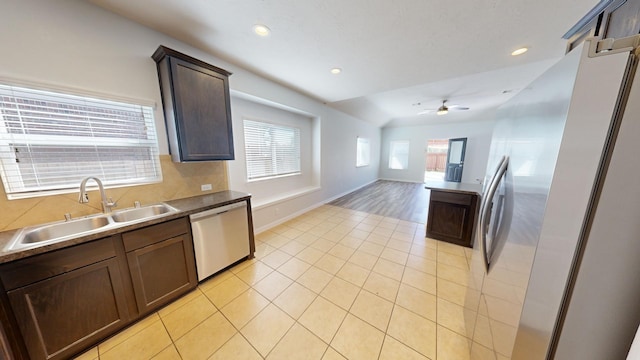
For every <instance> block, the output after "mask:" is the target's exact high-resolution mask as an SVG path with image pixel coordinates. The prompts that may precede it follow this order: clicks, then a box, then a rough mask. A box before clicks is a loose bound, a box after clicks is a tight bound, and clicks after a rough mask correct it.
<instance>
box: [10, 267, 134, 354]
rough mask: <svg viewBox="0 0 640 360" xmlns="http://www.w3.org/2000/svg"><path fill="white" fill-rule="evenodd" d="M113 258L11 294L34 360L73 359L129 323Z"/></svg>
mask: <svg viewBox="0 0 640 360" xmlns="http://www.w3.org/2000/svg"><path fill="white" fill-rule="evenodd" d="M125 291H126V290H125V289H124V285H123V283H122V280H121V274H120V267H119V265H118V260H117V259H116V258H115V257H114V258H110V259H107V260H103V261H100V262H97V263H95V264H92V265H89V266H84V267H81V268H79V269H75V270H72V271H69V272H65V273H63V274H61V275H58V276H54V277H51V278H48V279H44V280H42V281H38V282H36V283H33V284H31V285H28V286H24V287H21V288H17V289H15V290H11V291H9V292H8V296H9V300H10V301H11V306H12V308H13V311H14V314H15V316H16V320H18V325H19V326H20V331H21V332H22V335H23V338H24V341H25V344H26V346H27V349H28V351H29V355H30V357H31V358H32V359H67V358H69V356H71V355H73V354H74V353H76V352H78V351H80V350H82V349H83V348H86V347H87V346H89V345H90V344H94V343H95V342H96V341H97V340H99V339H102V338H104V337H105V336H106V335H109V334H112V333H114V332H115V331H116V330H118V329H119V328H121V327H123V326H124V325H125V324H126V323H127V322H128V321H129V314H128V312H127V306H126V298H127V297H126V294H125Z"/></svg>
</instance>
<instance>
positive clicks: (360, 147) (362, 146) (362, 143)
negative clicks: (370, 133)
mask: <svg viewBox="0 0 640 360" xmlns="http://www.w3.org/2000/svg"><path fill="white" fill-rule="evenodd" d="M370 157H371V147H370V146H369V139H365V138H361V137H359V138H357V140H356V167H361V166H367V165H369V158H370Z"/></svg>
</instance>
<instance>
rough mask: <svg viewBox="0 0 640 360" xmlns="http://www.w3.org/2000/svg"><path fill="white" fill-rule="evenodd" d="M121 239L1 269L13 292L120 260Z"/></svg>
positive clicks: (105, 239) (103, 241) (73, 249)
mask: <svg viewBox="0 0 640 360" xmlns="http://www.w3.org/2000/svg"><path fill="white" fill-rule="evenodd" d="M117 238H118V236H112V237H109V238H104V239H100V240H96V241H92V242H90V243H86V244H82V245H77V246H72V247H70V248H66V249H61V250H57V251H54V252H50V253H46V254H42V255H36V256H32V257H29V258H26V259H22V260H18V261H14V262H11V263H8V264H5V265H3V266H2V267H1V268H0V279H2V284H3V285H4V287H5V289H6V290H12V289H15V288H18V287H22V286H25V285H29V284H33V283H35V282H37V281H40V280H43V279H46V278H50V277H53V276H56V275H60V274H63V273H66V272H69V271H71V270H74V269H78V268H80V267H83V266H87V265H91V264H94V263H97V262H99V261H102V260H105V259H109V258H112V257H115V256H116V249H115V246H114V240H116V239H117Z"/></svg>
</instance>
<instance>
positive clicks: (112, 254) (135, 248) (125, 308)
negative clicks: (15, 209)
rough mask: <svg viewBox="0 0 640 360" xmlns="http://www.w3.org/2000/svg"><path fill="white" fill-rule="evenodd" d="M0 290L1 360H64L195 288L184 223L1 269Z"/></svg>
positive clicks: (177, 221)
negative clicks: (3, 347)
mask: <svg viewBox="0 0 640 360" xmlns="http://www.w3.org/2000/svg"><path fill="white" fill-rule="evenodd" d="M0 282H1V283H0V320H2V321H1V325H2V332H0V345H2V346H5V345H7V344H6V343H10V344H11V351H10V352H8V353H4V356H5V357H6V356H9V358H15V359H32V360H40V359H52V360H56V359H68V358H71V357H73V356H74V355H77V354H78V353H80V352H82V351H84V350H86V349H88V348H90V347H91V346H95V344H97V343H98V342H99V341H101V340H103V339H105V338H107V337H108V336H110V335H113V334H114V333H116V332H117V331H118V330H120V329H122V328H123V327H125V326H127V325H129V324H131V323H132V322H134V321H135V320H138V319H140V318H142V317H143V316H145V315H147V314H148V313H150V312H152V311H153V310H156V309H158V308H159V307H161V306H163V305H165V304H167V303H169V302H171V301H173V300H175V299H177V298H178V297H180V296H181V295H182V294H184V293H186V292H188V291H190V290H192V289H194V288H195V287H196V286H197V284H198V282H197V277H196V266H195V257H194V253H193V242H192V239H191V227H190V225H189V219H188V217H184V218H179V219H175V220H170V221H167V222H163V223H159V224H156V225H151V226H147V227H144V228H141V229H137V230H133V231H129V232H125V233H122V234H117V235H114V236H111V237H108V238H103V239H98V240H95V241H91V242H88V243H84V244H81V245H76V246H72V247H69V248H65V249H61V250H57V251H52V252H49V253H44V254H41V255H35V256H32V257H28V258H24V259H20V260H17V261H14V262H10V263H6V264H3V265H1V266H0ZM7 354H12V355H7ZM2 358H3V349H2V348H1V347H0V360H2Z"/></svg>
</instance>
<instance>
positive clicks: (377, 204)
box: [329, 180, 429, 224]
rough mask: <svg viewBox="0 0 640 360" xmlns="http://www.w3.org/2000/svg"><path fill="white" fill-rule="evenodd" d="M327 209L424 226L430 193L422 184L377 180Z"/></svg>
mask: <svg viewBox="0 0 640 360" xmlns="http://www.w3.org/2000/svg"><path fill="white" fill-rule="evenodd" d="M329 205H334V206H339V207H343V208H347V209H351V210H358V211H364V212H367V213H370V214H376V215H382V216H386V217H392V218H396V219H401V220H406V221H411V222H418V223H423V224H424V223H426V222H427V209H428V207H429V190H427V189H425V188H424V184H422V183H408V182H401V181H389V180H378V181H376V182H375V183H373V184H370V185H367V186H365V187H363V188H361V189H358V190H356V191H354V192H352V193H349V194H347V195H345V196H343V197H341V198H338V199H336V200H334V201H332V202H330V203H329Z"/></svg>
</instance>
